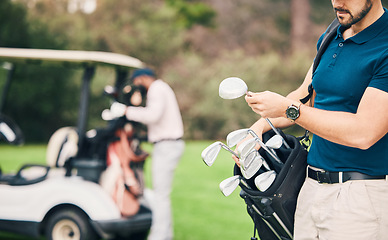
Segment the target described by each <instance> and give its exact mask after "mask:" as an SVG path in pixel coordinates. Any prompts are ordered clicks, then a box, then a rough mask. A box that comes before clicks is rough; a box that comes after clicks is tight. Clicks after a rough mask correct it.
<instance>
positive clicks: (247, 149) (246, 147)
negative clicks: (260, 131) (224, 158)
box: [237, 138, 257, 158]
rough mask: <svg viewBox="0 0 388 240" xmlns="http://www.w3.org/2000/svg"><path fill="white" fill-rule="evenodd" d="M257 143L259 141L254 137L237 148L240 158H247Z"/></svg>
mask: <svg viewBox="0 0 388 240" xmlns="http://www.w3.org/2000/svg"><path fill="white" fill-rule="evenodd" d="M256 144H257V142H256V140H255V139H254V138H252V139H248V140H246V141H244V142H243V143H241V144H240V145H239V146H238V148H237V153H238V154H240V158H245V157H246V156H247V155H248V154H249V153H251V152H252V149H254V148H255V147H256Z"/></svg>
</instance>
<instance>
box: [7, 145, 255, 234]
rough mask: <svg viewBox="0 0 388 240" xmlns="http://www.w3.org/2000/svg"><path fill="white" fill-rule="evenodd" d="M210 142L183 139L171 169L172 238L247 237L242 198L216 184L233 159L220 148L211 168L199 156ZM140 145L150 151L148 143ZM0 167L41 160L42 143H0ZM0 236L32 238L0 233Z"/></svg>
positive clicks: (229, 173)
mask: <svg viewBox="0 0 388 240" xmlns="http://www.w3.org/2000/svg"><path fill="white" fill-rule="evenodd" d="M209 144H211V142H208V141H192V142H186V148H185V152H184V155H183V157H182V159H181V162H180V163H179V165H178V168H177V169H176V172H175V178H174V185H173V192H172V194H171V199H172V204H173V217H174V234H175V238H174V239H175V240H208V239H217V240H218V239H222V240H236V239H250V237H251V236H252V233H253V222H252V220H251V219H250V217H249V215H248V213H247V212H246V206H245V203H244V201H243V200H242V199H241V198H240V197H239V188H238V189H236V191H235V192H234V193H232V195H230V196H229V197H224V196H223V195H222V193H221V192H220V190H219V188H218V184H219V183H220V182H221V181H222V180H224V179H225V178H228V177H230V176H232V173H233V163H234V162H233V160H232V158H231V156H230V154H229V153H227V152H226V151H221V152H220V155H219V156H218V158H217V160H216V162H215V163H214V165H213V166H212V167H207V166H206V165H205V164H204V163H203V162H202V159H201V152H202V150H203V149H204V148H205V147H207V146H208V145H209ZM143 148H144V149H145V150H146V151H148V152H150V153H151V152H152V146H151V145H149V144H144V145H143ZM0 153H1V154H0V166H1V168H2V170H3V172H14V171H16V170H17V169H18V168H19V167H20V166H21V165H22V164H23V163H44V162H45V146H43V145H27V146H22V147H14V146H8V145H0ZM151 161H152V159H151V158H149V159H147V162H146V165H145V179H146V183H147V185H149V184H150V182H151V175H150V171H149V170H150V163H151ZM0 239H4V240H5V239H7V240H11V239H12V240H32V239H29V238H25V237H21V238H18V236H13V235H9V234H5V233H1V232H0Z"/></svg>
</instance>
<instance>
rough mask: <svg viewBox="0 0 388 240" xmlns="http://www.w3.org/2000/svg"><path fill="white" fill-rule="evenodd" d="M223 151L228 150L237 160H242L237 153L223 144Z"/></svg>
mask: <svg viewBox="0 0 388 240" xmlns="http://www.w3.org/2000/svg"><path fill="white" fill-rule="evenodd" d="M221 146H222V148H223V149H225V150H227V151H228V152H230V153H231V154H233V155H234V156H236V157H237V158H239V159H240V157H239V156H238V155H237V153H235V152H234V151H233V150H232V149H230V148H229V147H228V146H226V145H225V144H222V145H221Z"/></svg>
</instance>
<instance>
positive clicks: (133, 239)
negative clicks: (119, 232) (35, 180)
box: [113, 230, 149, 240]
mask: <svg viewBox="0 0 388 240" xmlns="http://www.w3.org/2000/svg"><path fill="white" fill-rule="evenodd" d="M148 232H149V231H148V230H147V231H143V232H137V233H132V234H131V235H129V236H127V237H123V236H116V237H115V238H113V240H146V239H147V236H148Z"/></svg>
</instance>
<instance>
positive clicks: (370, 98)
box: [235, 0, 388, 240]
mask: <svg viewBox="0 0 388 240" xmlns="http://www.w3.org/2000/svg"><path fill="white" fill-rule="evenodd" d="M331 3H332V5H333V9H334V11H335V13H336V16H337V19H338V20H339V23H340V26H339V27H338V29H337V35H336V36H335V37H334V39H333V40H331V42H330V45H329V46H328V48H327V49H326V51H325V52H324V54H323V55H322V58H321V61H320V63H319V65H318V68H317V69H316V71H315V72H314V73H313V72H312V68H310V70H309V71H308V73H307V75H306V77H305V80H304V82H303V84H302V85H301V86H300V87H299V88H298V89H297V90H295V91H293V92H292V93H290V94H289V95H288V96H287V97H283V96H281V95H279V94H276V93H273V92H270V91H266V92H260V93H249V94H247V95H246V97H245V100H246V102H247V103H248V105H249V106H250V107H251V108H252V110H253V111H254V112H256V113H258V114H259V115H260V116H261V117H262V118H261V119H259V120H258V121H257V122H256V123H254V124H253V125H252V127H251V129H253V130H254V131H255V132H256V133H257V134H258V135H259V136H260V135H261V134H262V133H264V132H266V131H268V130H270V127H269V126H268V125H267V123H266V121H265V120H264V118H270V119H271V121H272V123H273V124H274V125H275V127H280V128H284V127H288V126H291V125H293V124H295V123H296V124H298V125H300V126H301V127H303V128H305V129H307V130H309V131H310V132H312V133H314V138H313V141H312V145H311V148H310V151H309V154H308V159H307V163H308V169H307V177H306V180H305V182H304V185H303V187H302V189H301V191H300V193H299V196H298V203H297V209H296V213H295V227H294V240H327V239H329V240H344V239H352V240H365V239H368V240H384V239H388V204H387V199H388V181H387V177H386V176H387V175H388V134H387V133H388V10H387V9H385V8H383V6H382V2H381V0H332V1H331ZM323 36H324V35H322V37H321V38H320V39H319V41H318V46H319V45H320V42H321V41H322V39H323ZM310 83H312V86H313V89H314V95H313V99H312V100H310V101H312V102H311V103H312V104H311V105H310V104H305V105H304V104H302V103H301V102H300V99H302V98H304V97H305V96H306V95H308V86H309V85H310ZM235 160H236V159H235Z"/></svg>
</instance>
